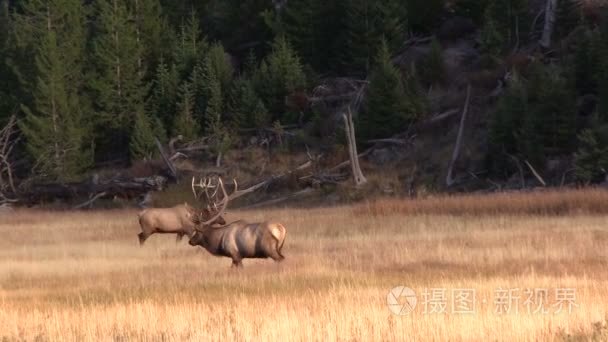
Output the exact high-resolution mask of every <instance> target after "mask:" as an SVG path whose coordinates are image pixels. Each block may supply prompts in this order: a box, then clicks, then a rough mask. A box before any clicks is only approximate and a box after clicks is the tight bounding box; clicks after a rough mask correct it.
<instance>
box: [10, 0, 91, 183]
mask: <svg viewBox="0 0 608 342" xmlns="http://www.w3.org/2000/svg"><path fill="white" fill-rule="evenodd" d="M22 6H23V12H22V13H21V14H18V15H16V16H15V17H14V18H15V30H14V32H15V42H16V43H17V48H27V49H32V51H33V52H34V56H35V58H34V59H33V63H34V64H33V65H32V66H31V68H32V70H34V73H35V75H36V82H27V83H25V86H26V87H28V89H30V91H31V93H32V101H31V103H29V104H24V105H22V109H23V111H24V112H25V114H26V117H25V120H24V121H23V122H22V123H21V125H20V126H21V129H22V131H23V132H24V134H25V136H26V139H27V149H28V151H29V152H30V155H31V156H32V158H33V159H35V161H36V165H37V167H38V171H40V173H41V174H42V175H44V176H46V177H48V178H51V179H56V180H61V181H63V180H68V179H72V178H74V177H75V176H77V175H78V174H80V173H81V172H82V171H84V170H86V169H87V168H88V167H89V166H90V165H91V162H92V158H91V156H92V154H91V144H90V143H87V142H88V141H90V140H89V136H88V135H89V125H88V122H87V118H86V117H85V116H84V113H86V112H87V108H86V103H87V101H86V99H83V97H82V94H81V92H82V89H83V86H84V77H83V68H84V63H83V59H84V53H85V9H84V7H83V5H82V3H81V2H80V1H76V0H55V1H50V2H45V3H41V2H38V1H33V0H32V1H27V2H24V3H23V4H22ZM26 33H27V34H26ZM28 34H31V36H30V35H28ZM30 53H31V51H30ZM30 60H32V59H30ZM30 60H28V61H23V64H21V66H23V67H25V68H28V66H27V64H26V63H28V62H29V61H30ZM29 87H31V88H29Z"/></svg>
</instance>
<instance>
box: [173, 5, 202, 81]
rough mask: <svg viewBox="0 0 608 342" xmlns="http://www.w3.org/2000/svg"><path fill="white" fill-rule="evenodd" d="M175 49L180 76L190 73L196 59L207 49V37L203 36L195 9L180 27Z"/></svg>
mask: <svg viewBox="0 0 608 342" xmlns="http://www.w3.org/2000/svg"><path fill="white" fill-rule="evenodd" d="M177 40H178V41H177V44H176V49H175V61H176V63H177V67H178V70H179V72H180V76H181V77H182V78H183V77H186V76H187V75H190V74H191V73H192V70H193V68H194V66H195V65H196V63H197V61H200V60H201V59H202V58H203V56H204V55H205V53H206V51H207V49H208V43H207V39H206V38H205V37H204V36H203V34H202V31H201V28H200V25H199V19H198V16H197V13H196V11H192V12H191V13H190V16H189V17H188V19H187V20H186V22H185V23H183V24H182V25H181V27H180V31H179V34H178V37H177Z"/></svg>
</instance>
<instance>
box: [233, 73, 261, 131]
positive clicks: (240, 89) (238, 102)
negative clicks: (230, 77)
mask: <svg viewBox="0 0 608 342" xmlns="http://www.w3.org/2000/svg"><path fill="white" fill-rule="evenodd" d="M229 107H230V112H231V113H232V120H233V122H234V123H235V125H236V126H237V127H240V128H252V127H255V128H262V127H268V125H269V124H270V116H269V113H268V110H267V109H266V106H264V103H263V102H262V100H260V98H259V97H258V96H257V94H256V92H255V88H254V87H253V83H252V82H251V81H250V80H248V79H246V78H242V77H241V78H239V79H237V80H236V81H235V82H234V85H233V88H232V91H231V96H230V105H229Z"/></svg>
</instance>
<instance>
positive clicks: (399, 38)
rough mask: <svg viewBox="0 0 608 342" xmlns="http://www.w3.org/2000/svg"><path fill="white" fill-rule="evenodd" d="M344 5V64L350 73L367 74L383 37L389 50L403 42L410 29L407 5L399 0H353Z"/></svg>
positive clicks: (342, 48) (342, 49)
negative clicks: (407, 23)
mask: <svg viewBox="0 0 608 342" xmlns="http://www.w3.org/2000/svg"><path fill="white" fill-rule="evenodd" d="M344 6H345V7H346V8H345V9H344V32H345V37H344V38H343V40H344V46H342V47H341V51H342V53H343V60H342V63H343V64H344V68H345V71H347V72H348V73H353V74H367V73H368V72H369V70H370V68H371V64H372V62H373V59H374V56H376V54H377V52H378V51H379V50H380V47H381V45H382V40H383V39H384V40H386V42H387V44H388V46H389V51H394V50H395V49H396V48H397V47H399V45H400V44H401V43H402V42H403V38H404V37H405V33H406V29H407V25H406V20H407V19H406V12H407V11H406V9H405V4H404V3H403V2H402V1H398V0H387V1H370V0H353V1H348V2H345V3H344Z"/></svg>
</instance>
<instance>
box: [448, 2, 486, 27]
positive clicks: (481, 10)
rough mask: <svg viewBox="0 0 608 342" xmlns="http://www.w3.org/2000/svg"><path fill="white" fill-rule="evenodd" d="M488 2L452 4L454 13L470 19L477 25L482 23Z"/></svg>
mask: <svg viewBox="0 0 608 342" xmlns="http://www.w3.org/2000/svg"><path fill="white" fill-rule="evenodd" d="M489 1H490V0H457V1H455V2H454V13H455V14H456V15H459V16H463V17H467V18H470V19H472V20H473V21H474V22H475V23H476V24H477V25H481V24H482V23H483V21H484V16H485V12H486V7H487V6H488V3H489Z"/></svg>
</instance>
